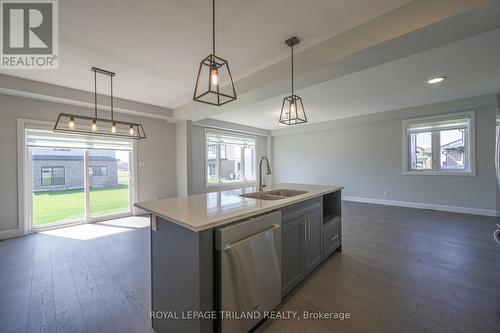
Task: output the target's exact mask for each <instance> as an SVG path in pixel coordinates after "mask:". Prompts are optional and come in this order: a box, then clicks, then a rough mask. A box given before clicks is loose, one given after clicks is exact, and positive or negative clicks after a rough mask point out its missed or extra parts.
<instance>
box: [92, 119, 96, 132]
mask: <svg viewBox="0 0 500 333" xmlns="http://www.w3.org/2000/svg"><path fill="white" fill-rule="evenodd" d="M92 130H93V131H94V132H95V131H97V122H96V120H95V119H93V120H92Z"/></svg>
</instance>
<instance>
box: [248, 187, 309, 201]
mask: <svg viewBox="0 0 500 333" xmlns="http://www.w3.org/2000/svg"><path fill="white" fill-rule="evenodd" d="M306 193H307V191H301V190H289V189H276V190H271V191H264V192H253V193H246V194H241V195H240V197H244V198H252V199H258V200H281V199H286V198H289V197H294V196H296V195H300V194H306Z"/></svg>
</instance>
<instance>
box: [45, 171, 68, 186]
mask: <svg viewBox="0 0 500 333" xmlns="http://www.w3.org/2000/svg"><path fill="white" fill-rule="evenodd" d="M41 175H42V181H41V185H42V186H57V185H64V183H65V180H64V167H47V166H43V167H42V171H41Z"/></svg>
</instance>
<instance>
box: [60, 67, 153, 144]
mask: <svg viewBox="0 0 500 333" xmlns="http://www.w3.org/2000/svg"><path fill="white" fill-rule="evenodd" d="M92 71H93V72H94V116H93V117H87V116H80V115H76V114H68V113H61V114H59V117H58V118H57V121H56V124H55V125H54V132H65V133H77V134H89V135H92V136H94V135H98V136H113V137H120V138H128V139H135V140H140V139H145V138H146V133H145V132H144V128H143V127H142V125H141V124H137V123H130V122H127V121H118V120H116V119H115V115H114V109H113V103H114V101H113V77H114V76H115V75H116V74H115V73H113V72H110V71H107V70H104V69H100V68H97V67H92ZM97 73H99V74H102V75H106V76H108V77H109V78H110V81H111V83H110V84H111V103H110V109H111V119H108V118H99V117H98V115H97Z"/></svg>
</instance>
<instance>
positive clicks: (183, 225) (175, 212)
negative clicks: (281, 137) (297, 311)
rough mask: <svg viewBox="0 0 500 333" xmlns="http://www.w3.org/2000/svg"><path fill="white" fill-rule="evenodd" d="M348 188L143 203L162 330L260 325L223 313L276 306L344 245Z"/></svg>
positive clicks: (300, 187) (277, 189)
mask: <svg viewBox="0 0 500 333" xmlns="http://www.w3.org/2000/svg"><path fill="white" fill-rule="evenodd" d="M283 189H285V190H283ZM341 190H342V187H337V186H319V185H305V184H278V185H275V186H274V187H273V188H271V189H266V191H265V192H264V194H266V193H269V195H267V194H266V195H265V196H261V195H260V194H257V195H256V194H254V193H255V192H256V189H255V187H247V188H241V189H235V190H229V191H219V192H211V193H204V194H198V195H192V196H187V197H177V198H171V199H164V200H155V201H148V202H141V203H137V204H136V206H137V207H139V208H141V209H143V210H145V211H147V212H149V213H151V293H152V323H153V328H154V329H155V331H156V332H219V331H221V332H229V331H231V332H235V331H240V332H245V331H247V330H248V329H250V328H252V326H253V325H254V324H256V323H258V322H259V321H260V320H258V319H255V318H253V320H236V319H234V318H225V319H222V320H221V318H222V316H221V313H222V312H221V311H233V312H234V313H233V312H231V313H232V314H234V315H236V314H237V312H240V311H249V310H254V311H256V312H264V311H269V310H273V308H274V307H276V306H277V305H279V302H280V300H281V298H282V297H283V296H285V295H286V294H287V293H289V292H290V291H291V290H292V289H293V288H294V287H295V286H297V285H298V284H299V283H300V282H301V281H302V280H303V279H304V278H305V277H306V276H307V275H308V274H310V273H311V272H312V271H313V270H314V269H315V268H316V267H317V266H318V265H319V264H320V263H321V262H322V261H323V260H324V259H325V258H326V257H327V256H329V255H330V254H332V253H333V252H334V251H336V250H337V251H340V250H341V245H342V232H341V231H342V229H341V228H342V223H341V222H342V217H341ZM259 193H262V192H259ZM255 197H257V198H255ZM259 228H261V229H259ZM230 237H233V238H234V237H237V238H234V240H235V241H232V240H231V238H230ZM238 237H239V238H238ZM243 240H245V242H243ZM259 256H260V257H259ZM259 279H260V280H259ZM260 289H262V290H260ZM276 299H277V301H276ZM249 302H250V303H252V302H253V303H252V304H248V303H249ZM249 307H251V309H249ZM228 313H229V312H226V314H228ZM259 319H265V318H259Z"/></svg>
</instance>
